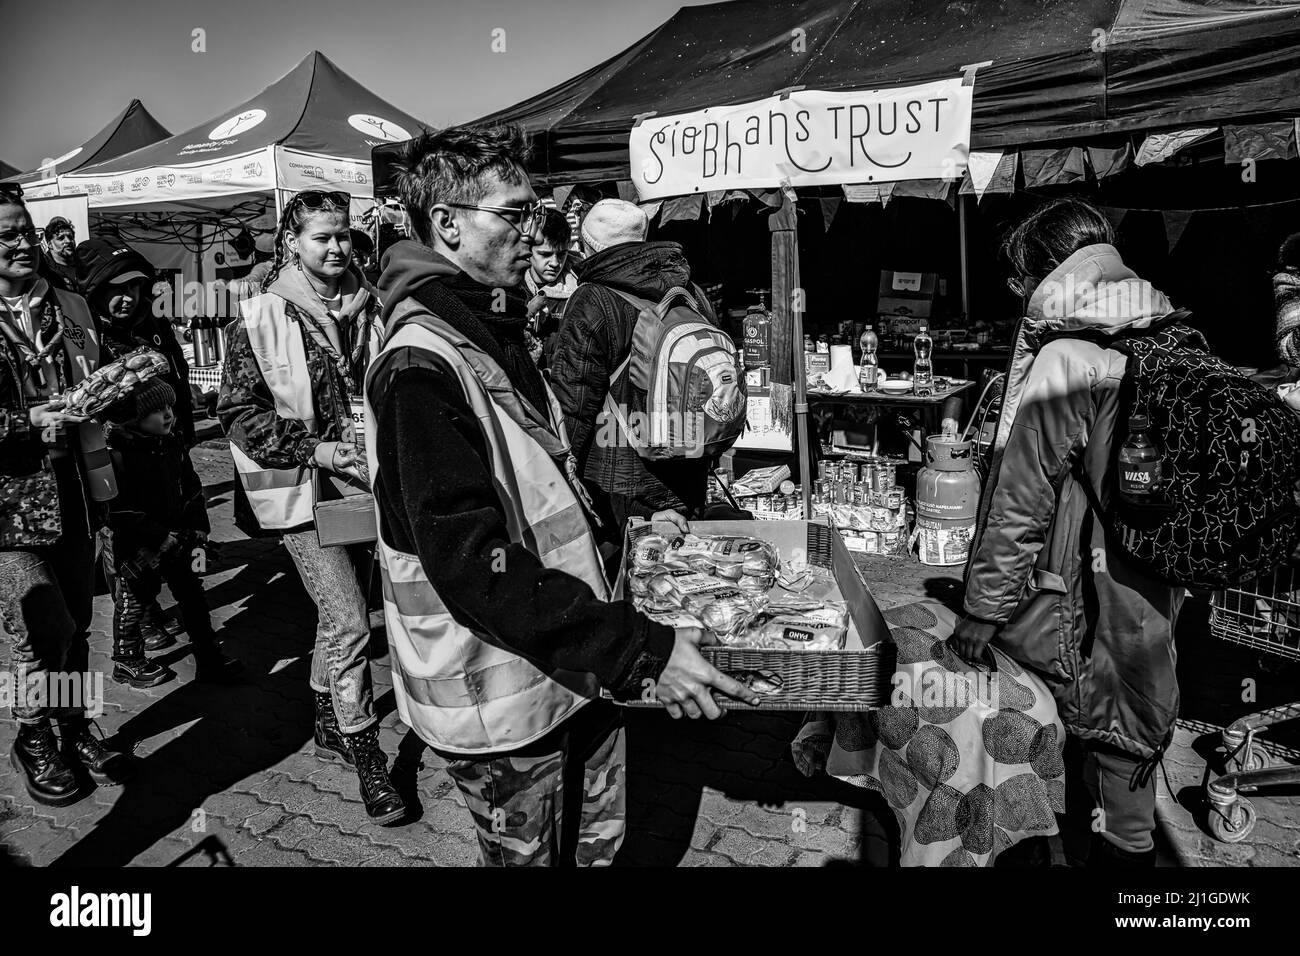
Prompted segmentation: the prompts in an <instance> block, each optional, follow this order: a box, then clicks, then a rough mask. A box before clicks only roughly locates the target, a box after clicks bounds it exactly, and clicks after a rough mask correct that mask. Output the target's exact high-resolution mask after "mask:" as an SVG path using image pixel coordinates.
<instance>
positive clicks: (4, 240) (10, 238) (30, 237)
mask: <svg viewBox="0 0 1300 956" xmlns="http://www.w3.org/2000/svg"><path fill="white" fill-rule="evenodd" d="M24 239H26V240H27V244H28V245H29V246H32V247H36V246H38V245H40V242H41V236H40V233H38V232H37V231H36V230H35V229H20V230H14V231H12V232H0V246H4V247H5V248H6V249H17V248H18V247H19V246H20V245H21V244H22V241H23V240H24Z"/></svg>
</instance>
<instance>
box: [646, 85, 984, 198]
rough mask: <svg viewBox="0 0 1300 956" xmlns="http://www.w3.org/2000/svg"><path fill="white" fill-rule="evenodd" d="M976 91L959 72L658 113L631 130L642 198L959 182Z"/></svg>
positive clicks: (965, 160) (968, 144) (963, 166)
mask: <svg viewBox="0 0 1300 956" xmlns="http://www.w3.org/2000/svg"><path fill="white" fill-rule="evenodd" d="M973 94H974V87H972V86H963V85H962V81H961V79H960V78H958V79H952V80H940V81H937V82H934V83H925V84H922V85H920V86H909V87H902V88H898V89H890V90H859V91H856V92H852V93H825V92H821V91H818V90H804V91H800V92H794V93H791V94H790V95H789V96H788V97H787V98H786V99H781V98H780V97H778V96H773V97H769V98H768V99H765V100H759V101H757V102H754V103H745V104H741V105H739V106H721V107H711V108H709V109H705V110H698V111H696V112H694V113H681V114H678V115H676V116H655V117H652V118H650V119H648V120H645V121H644V122H643V123H641V125H640V126H638V127H637V128H636V129H634V130H632V136H631V140H630V143H629V151H630V154H631V166H632V182H633V183H635V184H636V188H637V192H638V194H639V195H640V197H641V199H642V200H643V201H644V200H649V199H659V198H662V197H664V196H681V195H689V194H691V193H697V192H712V191H714V190H717V189H757V188H772V187H776V186H780V185H781V184H782V183H786V182H788V183H789V184H790V185H791V186H826V185H835V184H840V183H879V182H896V181H898V180H903V179H957V178H959V177H960V176H961V175H962V174H963V173H964V172H965V171H966V162H967V156H968V154H969V152H970V127H971V98H972V96H973Z"/></svg>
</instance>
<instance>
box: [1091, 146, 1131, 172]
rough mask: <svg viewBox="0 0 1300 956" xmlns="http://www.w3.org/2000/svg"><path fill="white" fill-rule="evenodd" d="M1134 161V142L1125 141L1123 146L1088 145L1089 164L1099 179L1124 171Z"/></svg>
mask: <svg viewBox="0 0 1300 956" xmlns="http://www.w3.org/2000/svg"><path fill="white" fill-rule="evenodd" d="M1132 161H1133V144H1132V143H1125V144H1124V145H1123V146H1119V147H1115V148H1111V147H1109V146H1089V147H1088V165H1090V166H1091V167H1092V174H1093V175H1094V176H1096V177H1097V178H1098V179H1105V178H1106V177H1107V176H1114V175H1116V174H1118V173H1122V172H1123V171H1124V170H1126V169H1128V167H1129V164H1130V163H1131V162H1132Z"/></svg>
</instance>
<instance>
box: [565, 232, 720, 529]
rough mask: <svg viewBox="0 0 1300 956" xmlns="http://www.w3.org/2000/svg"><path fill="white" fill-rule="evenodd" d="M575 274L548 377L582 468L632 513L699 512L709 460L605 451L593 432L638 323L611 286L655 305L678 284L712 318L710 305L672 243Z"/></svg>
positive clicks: (605, 255)
mask: <svg viewBox="0 0 1300 956" xmlns="http://www.w3.org/2000/svg"><path fill="white" fill-rule="evenodd" d="M577 274H578V280H579V285H578V288H577V289H576V290H574V292H573V295H571V296H570V297H569V305H568V308H567V309H566V310H565V313H564V324H563V326H562V327H561V329H560V332H559V335H558V337H557V338H558V341H557V343H556V346H555V354H554V356H553V357H552V358H551V362H550V378H551V387H552V388H553V389H554V390H555V397H556V398H557V399H558V400H559V403H560V407H561V408H562V409H563V410H564V426H565V428H566V429H567V430H568V432H569V439H570V441H571V442H572V443H573V451H574V454H575V455H576V456H577V458H578V466H579V469H580V473H581V474H582V477H583V478H584V479H585V480H587V481H588V482H590V483H592V484H594V485H595V486H596V487H597V488H599V489H600V490H601V491H603V492H604V493H605V494H607V495H620V496H624V497H627V498H629V499H631V501H630V502H629V504H630V507H629V513H630V514H635V515H640V516H642V517H649V516H650V515H651V514H653V513H654V512H655V511H657V510H659V509H661V508H675V509H677V510H679V511H681V512H682V513H683V514H685V515H686V516H687V517H698V512H699V511H700V510H701V509H702V508H703V507H704V503H705V497H706V486H707V481H708V477H707V476H708V467H709V462H708V461H707V460H705V459H703V458H697V459H690V460H670V461H662V462H653V463H650V462H646V461H645V460H644V459H643V458H641V456H640V455H638V454H637V452H636V450H635V449H633V448H632V447H630V446H629V445H628V444H627V443H620V444H618V445H616V446H614V447H610V448H605V447H601V445H600V444H599V443H597V442H596V441H594V437H595V435H596V434H597V431H598V423H597V419H598V417H599V416H600V413H601V408H602V407H603V405H604V403H605V395H606V393H607V392H609V390H610V385H609V377H610V375H611V374H612V373H613V372H614V370H615V369H617V368H618V366H619V365H620V364H622V362H623V360H624V359H626V358H627V356H628V353H629V352H630V351H631V349H632V330H633V328H634V327H635V325H636V320H637V310H636V308H635V307H633V305H632V304H631V303H630V302H628V301H627V300H626V299H624V298H622V297H621V296H619V295H618V294H617V293H615V292H614V291H613V290H614V289H621V290H622V291H623V292H626V293H629V294H631V295H634V296H638V297H639V298H643V299H649V300H650V301H652V302H658V301H659V300H660V299H661V298H663V296H664V294H665V293H666V292H667V291H668V290H669V289H671V288H673V287H674V286H682V287H683V288H686V289H690V290H691V291H692V292H693V293H694V294H695V299H696V301H697V302H698V303H699V305H700V309H701V312H702V313H703V314H704V316H705V317H706V318H708V319H709V321H711V322H712V321H715V319H714V315H713V307H712V306H711V305H710V304H709V301H708V298H707V297H706V296H705V295H704V293H703V292H701V291H700V289H699V288H698V287H697V286H695V285H693V284H692V282H691V268H690V264H689V263H688V262H687V261H686V256H685V254H684V253H683V252H682V247H681V246H680V245H678V244H677V243H675V242H628V243H623V244H621V245H617V246H611V247H610V248H608V249H603V250H601V251H600V252H598V253H596V254H595V255H592V256H590V257H589V258H587V259H586V260H585V261H583V262H582V263H581V264H579V265H578V267H577ZM616 387H618V386H616ZM624 391H625V394H622V395H615V400H616V401H619V402H621V403H622V404H625V405H626V404H628V403H629V398H630V396H629V395H628V394H626V392H627V389H626V388H625V390H624Z"/></svg>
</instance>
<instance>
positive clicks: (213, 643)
mask: <svg viewBox="0 0 1300 956" xmlns="http://www.w3.org/2000/svg"><path fill="white" fill-rule="evenodd" d="M190 646H191V647H193V648H194V679H195V680H197V681H202V682H204V683H208V684H233V683H234V682H235V681H237V680H239V674H240V672H241V671H242V670H243V669H244V665H243V663H241V662H240V661H238V660H236V659H235V658H233V657H230V656H229V655H227V654H225V653H224V652H222V650H221V644H220V642H218V641H217V639H216V637H215V635H204V636H203V637H201V638H192V639H191V641H190Z"/></svg>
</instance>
